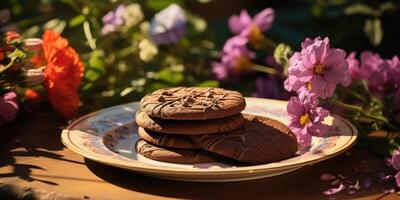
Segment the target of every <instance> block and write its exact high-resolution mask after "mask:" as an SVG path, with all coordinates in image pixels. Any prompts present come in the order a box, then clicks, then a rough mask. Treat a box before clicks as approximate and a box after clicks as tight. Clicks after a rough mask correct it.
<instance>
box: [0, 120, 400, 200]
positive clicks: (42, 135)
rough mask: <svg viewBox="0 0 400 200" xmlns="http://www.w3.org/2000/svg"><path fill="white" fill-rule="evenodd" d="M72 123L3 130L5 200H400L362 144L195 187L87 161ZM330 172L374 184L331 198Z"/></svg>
mask: <svg viewBox="0 0 400 200" xmlns="http://www.w3.org/2000/svg"><path fill="white" fill-rule="evenodd" d="M67 124H68V122H66V121H65V120H63V119H61V118H59V117H57V116H56V115H55V114H53V113H51V112H48V113H43V114H40V115H37V116H34V117H30V118H25V119H20V120H19V121H17V122H15V123H13V124H9V125H7V126H3V127H0V142H1V145H0V199H6V198H9V197H10V196H7V195H12V194H10V193H12V192H15V193H18V192H20V193H34V194H35V195H33V196H35V197H37V198H39V199H71V198H76V199H118V200H124V199H328V198H333V199H385V200H386V199H400V196H399V195H397V194H389V195H385V194H383V193H382V189H383V188H385V187H387V186H388V185H390V183H384V182H380V181H379V180H378V173H379V172H388V173H389V172H390V173H392V172H393V171H392V170H391V169H390V168H388V167H387V166H386V165H385V163H384V162H383V159H382V158H380V157H377V156H376V155H375V154H373V153H372V152H371V151H369V150H368V149H365V148H362V147H359V146H357V145H356V146H355V147H353V148H352V149H350V150H349V152H348V153H346V154H342V155H339V156H337V157H335V158H332V159H329V160H327V161H324V162H321V163H319V164H315V165H313V166H307V167H304V168H302V169H300V170H298V171H295V172H292V173H289V174H285V175H281V176H277V177H273V178H267V179H261V180H255V181H246V182H234V183H190V182H178V181H168V180H162V179H157V178H151V177H146V176H142V175H139V174H135V173H132V172H129V171H125V170H122V169H118V168H114V167H110V166H107V165H103V164H99V163H96V162H93V161H90V160H87V159H84V158H83V157H82V156H80V155H78V154H75V153H73V152H72V151H70V150H69V149H67V148H66V147H64V146H63V144H62V143H61V140H60V134H61V130H62V128H63V127H65V126H66V125H67ZM327 172H329V173H332V174H335V175H338V174H341V175H343V176H347V177H349V178H350V179H352V180H356V179H357V180H362V179H363V178H365V177H371V178H372V180H373V183H372V186H371V187H369V188H363V189H361V190H360V191H359V192H357V193H356V194H354V195H349V194H347V192H342V193H339V194H336V195H333V196H330V197H327V196H324V195H323V194H322V191H324V190H326V189H328V188H329V187H330V186H329V182H323V181H321V180H320V176H321V174H323V173H327ZM392 185H393V184H392ZM10 188H17V189H10ZM18 188H20V189H18ZM20 197H21V196H20Z"/></svg>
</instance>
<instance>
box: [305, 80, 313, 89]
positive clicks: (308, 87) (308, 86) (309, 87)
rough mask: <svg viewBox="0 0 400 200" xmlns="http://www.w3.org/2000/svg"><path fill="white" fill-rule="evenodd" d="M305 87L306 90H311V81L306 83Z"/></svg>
mask: <svg viewBox="0 0 400 200" xmlns="http://www.w3.org/2000/svg"><path fill="white" fill-rule="evenodd" d="M306 88H307V90H311V89H312V84H311V81H310V82H308V83H307V85H306Z"/></svg>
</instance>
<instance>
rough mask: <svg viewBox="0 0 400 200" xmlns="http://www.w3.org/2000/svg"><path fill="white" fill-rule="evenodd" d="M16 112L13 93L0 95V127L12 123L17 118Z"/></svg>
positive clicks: (15, 95) (14, 94) (16, 107)
mask: <svg viewBox="0 0 400 200" xmlns="http://www.w3.org/2000/svg"><path fill="white" fill-rule="evenodd" d="M18 110H19V106H18V102H17V94H16V93H15V92H8V93H5V94H2V95H0V125H1V124H3V123H5V122H11V121H13V120H14V119H15V118H16V117H17V113H18Z"/></svg>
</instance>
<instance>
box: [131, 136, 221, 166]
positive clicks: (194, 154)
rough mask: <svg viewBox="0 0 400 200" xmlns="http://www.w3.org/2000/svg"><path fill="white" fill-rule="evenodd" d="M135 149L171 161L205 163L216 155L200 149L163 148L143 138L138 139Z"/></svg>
mask: <svg viewBox="0 0 400 200" xmlns="http://www.w3.org/2000/svg"><path fill="white" fill-rule="evenodd" d="M136 151H137V152H138V153H139V154H140V155H143V156H144V157H146V158H149V159H152V160H158V161H163V162H172V163H186V164H194V163H207V162H214V161H215V160H216V157H217V156H216V155H212V154H210V153H208V152H204V151H201V150H183V149H173V148H163V147H158V146H155V145H152V144H150V143H147V142H146V141H144V140H138V141H137V143H136Z"/></svg>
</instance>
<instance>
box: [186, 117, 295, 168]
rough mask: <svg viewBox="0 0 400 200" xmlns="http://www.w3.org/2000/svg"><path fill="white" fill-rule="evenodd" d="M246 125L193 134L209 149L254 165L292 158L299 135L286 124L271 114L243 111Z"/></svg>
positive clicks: (199, 142)
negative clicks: (225, 131) (197, 134)
mask: <svg viewBox="0 0 400 200" xmlns="http://www.w3.org/2000/svg"><path fill="white" fill-rule="evenodd" d="M244 117H245V118H246V120H247V121H246V122H245V124H244V125H243V126H242V127H241V128H239V129H237V130H234V131H231V132H227V133H222V134H210V135H201V136H191V139H192V140H193V142H195V143H196V144H197V145H199V146H201V147H202V148H204V149H205V150H207V151H210V152H213V153H216V154H220V155H222V156H226V157H229V158H233V159H235V160H238V161H242V162H246V163H251V164H264V163H269V162H274V161H279V160H283V159H287V158H290V157H293V156H294V154H295V153H296V151H297V148H298V147H297V139H296V136H295V135H294V134H293V133H292V132H291V131H290V130H289V128H288V127H286V126H285V125H284V124H282V123H280V122H278V121H276V120H273V119H270V118H268V117H262V116H255V115H248V114H244Z"/></svg>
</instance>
